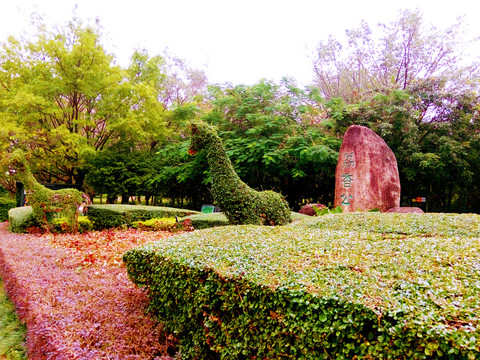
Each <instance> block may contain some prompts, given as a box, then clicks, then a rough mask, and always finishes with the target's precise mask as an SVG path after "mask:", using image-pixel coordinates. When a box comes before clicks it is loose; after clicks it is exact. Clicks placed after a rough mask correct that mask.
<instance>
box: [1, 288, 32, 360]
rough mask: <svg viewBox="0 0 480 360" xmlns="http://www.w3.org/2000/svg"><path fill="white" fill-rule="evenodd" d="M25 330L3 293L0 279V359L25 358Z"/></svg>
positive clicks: (21, 359)
mask: <svg viewBox="0 0 480 360" xmlns="http://www.w3.org/2000/svg"><path fill="white" fill-rule="evenodd" d="M25 332H26V331H25V327H24V326H23V324H21V323H20V322H19V320H18V318H17V314H16V313H15V307H14V306H13V304H12V303H11V302H10V301H9V300H8V298H7V297H6V295H5V291H4V290H3V284H2V281H1V279H0V359H8V360H23V359H26V349H25V346H24V343H25ZM2 356H3V357H4V358H2Z"/></svg>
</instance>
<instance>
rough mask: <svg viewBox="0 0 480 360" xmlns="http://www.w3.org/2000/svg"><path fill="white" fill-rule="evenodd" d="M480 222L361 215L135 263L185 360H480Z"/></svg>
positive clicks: (151, 255) (165, 248) (208, 240)
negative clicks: (177, 339)
mask: <svg viewBox="0 0 480 360" xmlns="http://www.w3.org/2000/svg"><path fill="white" fill-rule="evenodd" d="M479 251H480V216H478V215H449V214H425V215H417V214H379V213H368V214H365V213H354V214H338V215H327V216H324V217H322V218H313V219H309V220H305V221H303V222H299V223H297V224H293V225H289V226H284V227H273V228H268V227H267V228H266V227H258V226H229V227H220V228H214V229H207V230H201V231H196V232H194V233H189V234H182V235H177V236H175V237H173V238H171V239H170V241H169V242H168V243H165V242H164V243H153V244H149V245H147V246H144V247H140V248H137V249H134V250H131V251H129V252H127V253H126V254H125V255H124V262H125V263H126V265H127V270H128V272H129V275H130V277H131V278H132V279H133V281H134V282H136V283H137V284H139V285H141V286H146V287H147V288H148V289H149V291H150V307H151V309H152V310H153V311H154V312H155V313H156V314H157V316H158V318H159V319H160V320H162V322H164V323H165V326H166V327H167V330H168V331H171V332H173V333H175V334H177V335H178V336H179V338H180V341H181V351H182V359H194V358H196V357H197V358H202V359H208V358H211V359H215V358H218V356H220V358H222V359H283V358H295V359H354V358H357V359H382V358H383V359H475V358H479V357H480V326H479V314H480V263H479V255H480V254H479Z"/></svg>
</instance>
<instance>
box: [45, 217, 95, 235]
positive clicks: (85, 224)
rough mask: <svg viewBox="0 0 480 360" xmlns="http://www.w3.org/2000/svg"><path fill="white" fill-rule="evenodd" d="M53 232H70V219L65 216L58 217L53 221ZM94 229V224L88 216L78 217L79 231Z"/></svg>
mask: <svg viewBox="0 0 480 360" xmlns="http://www.w3.org/2000/svg"><path fill="white" fill-rule="evenodd" d="M52 226H53V229H52V232H55V233H68V232H70V231H69V230H70V226H69V225H68V219H67V218H65V217H60V218H56V219H54V220H53V222H52ZM92 230H93V224H92V222H91V221H90V219H89V218H88V217H86V216H79V217H78V232H79V233H85V232H88V231H92Z"/></svg>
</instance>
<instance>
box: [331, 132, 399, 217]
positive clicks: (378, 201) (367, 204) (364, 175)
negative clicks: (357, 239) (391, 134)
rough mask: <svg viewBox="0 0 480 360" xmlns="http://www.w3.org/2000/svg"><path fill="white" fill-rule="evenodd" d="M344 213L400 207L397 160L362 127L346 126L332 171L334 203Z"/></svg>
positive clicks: (384, 145) (381, 140) (375, 135)
mask: <svg viewBox="0 0 480 360" xmlns="http://www.w3.org/2000/svg"><path fill="white" fill-rule="evenodd" d="M334 206H341V207H342V209H343V211H344V212H352V211H367V210H371V209H379V210H380V211H382V212H385V211H387V210H388V209H390V208H393V207H398V206H400V178H399V175H398V167H397V160H396V158H395V155H394V154H393V152H392V150H391V149H390V148H389V147H388V145H387V144H386V143H385V141H384V140H383V139H382V138H381V137H380V136H378V135H377V134H375V132H373V131H372V130H370V129H369V128H367V127H364V126H358V125H353V126H351V127H349V128H348V130H347V132H346V133H345V136H344V138H343V143H342V146H341V148H340V154H339V159H338V163H337V168H336V173H335V203H334Z"/></svg>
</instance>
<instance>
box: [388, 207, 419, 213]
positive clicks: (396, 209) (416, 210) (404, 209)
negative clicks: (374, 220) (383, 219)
mask: <svg viewBox="0 0 480 360" xmlns="http://www.w3.org/2000/svg"><path fill="white" fill-rule="evenodd" d="M386 212H387V213H405V214H423V213H424V211H423V210H422V209H420V208H419V207H414V206H413V207H407V206H405V207H393V208H391V209H388V210H387V211H386Z"/></svg>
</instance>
